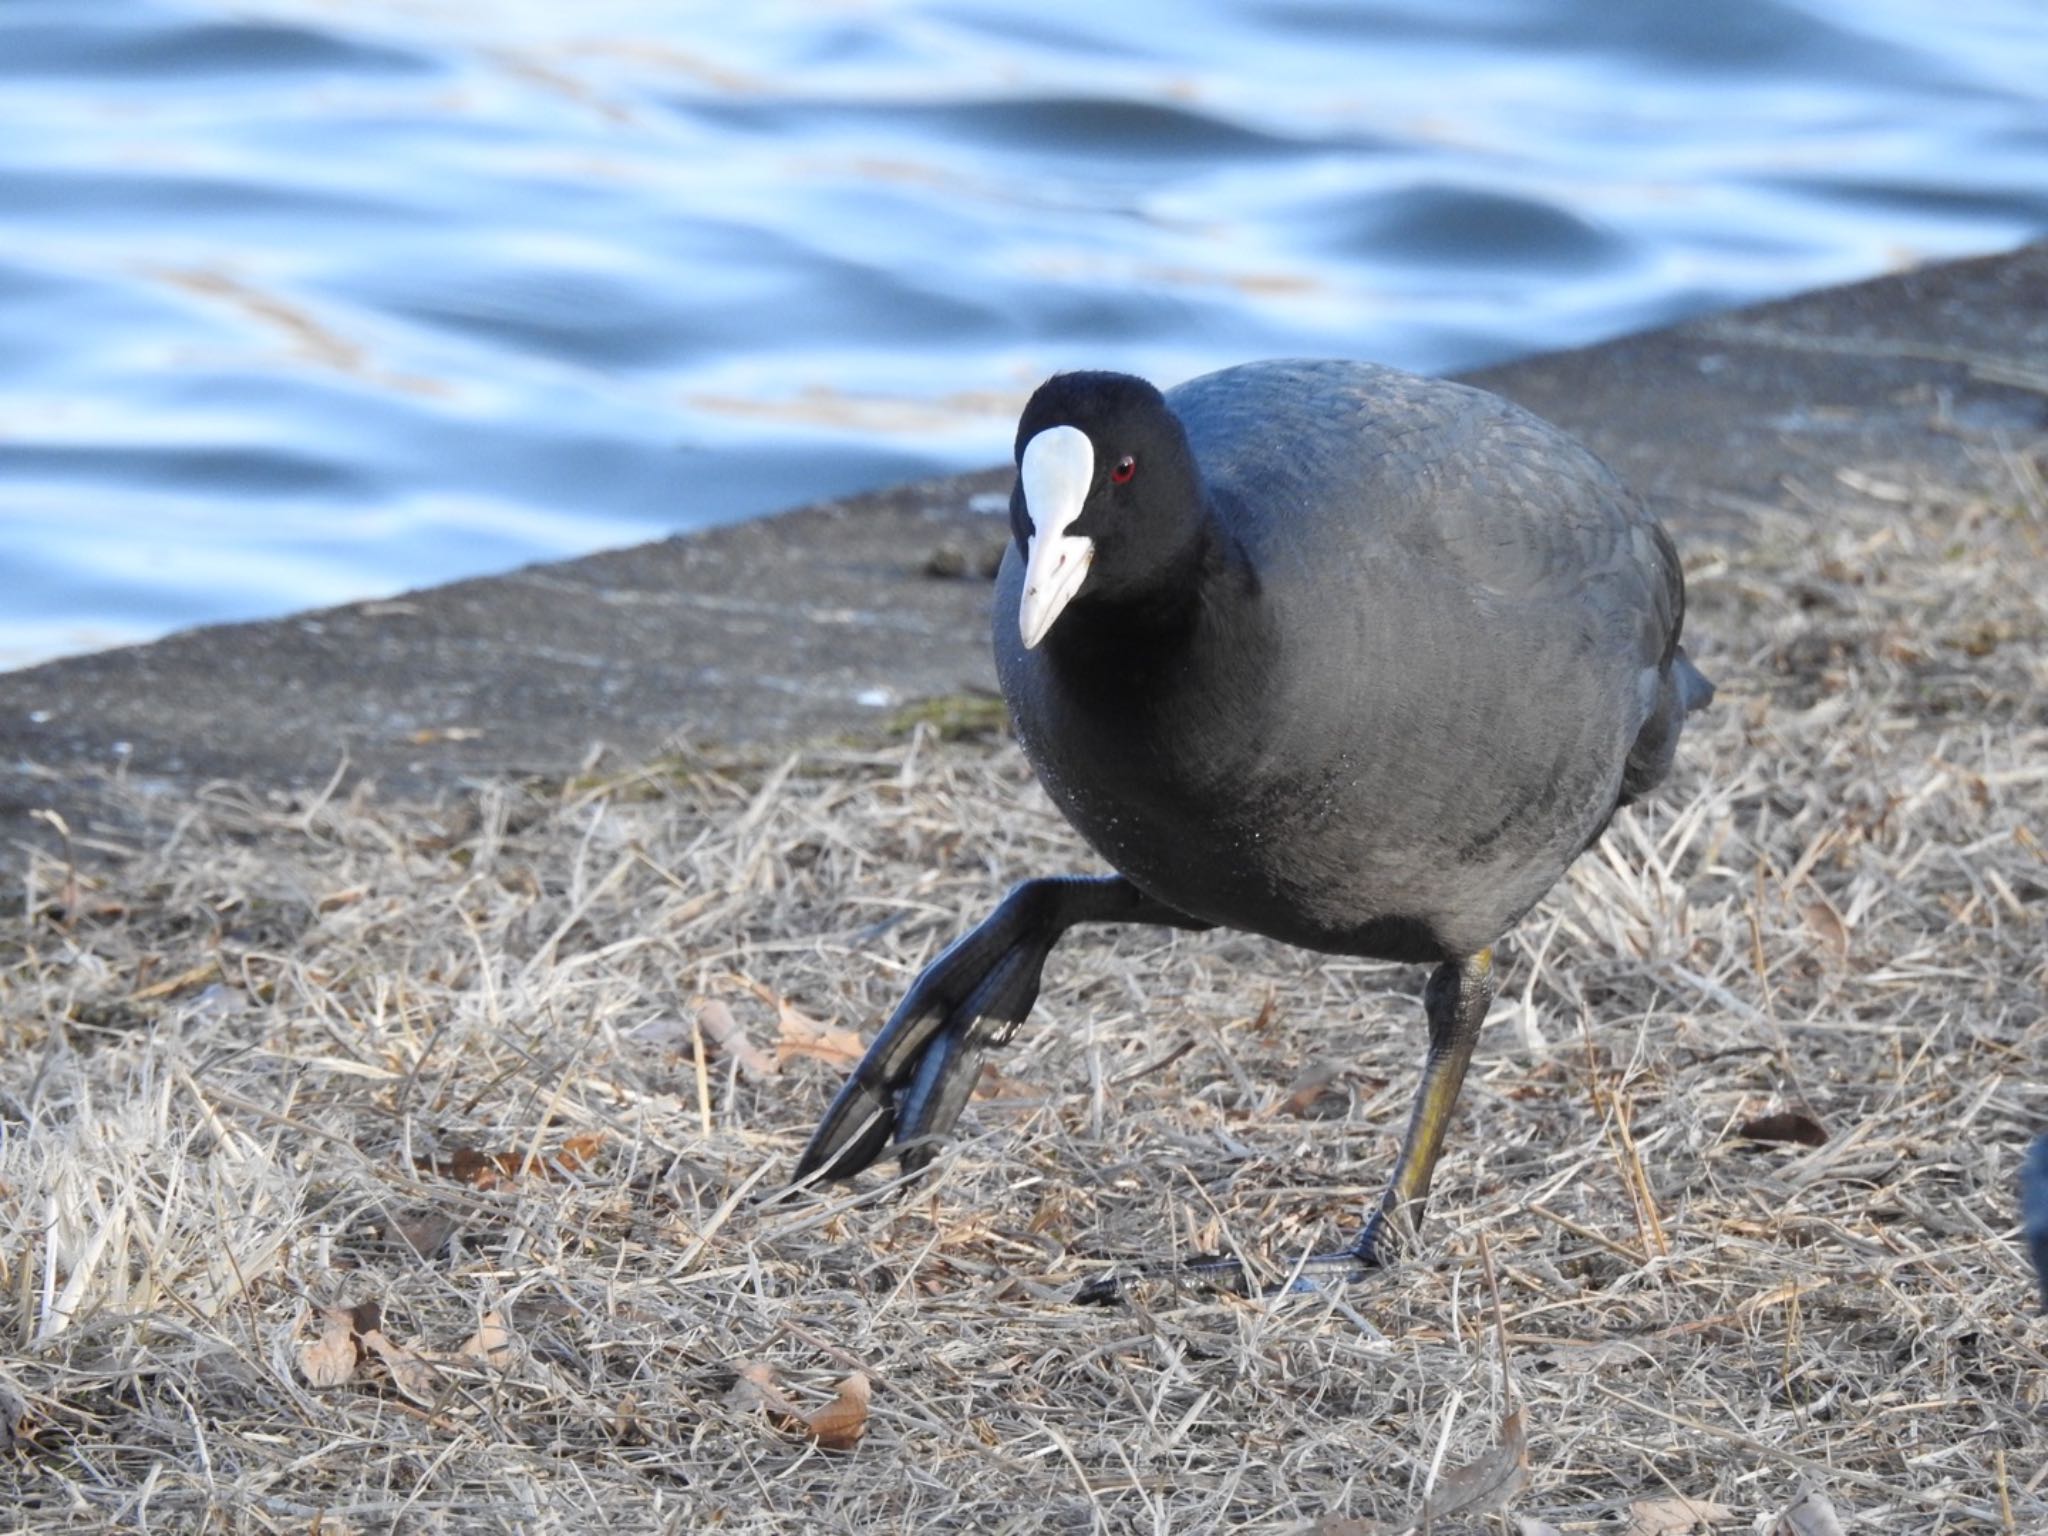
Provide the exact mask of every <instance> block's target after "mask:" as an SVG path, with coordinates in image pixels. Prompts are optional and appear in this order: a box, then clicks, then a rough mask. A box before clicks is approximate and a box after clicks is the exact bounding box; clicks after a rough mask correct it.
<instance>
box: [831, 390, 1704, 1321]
mask: <svg viewBox="0 0 2048 1536" xmlns="http://www.w3.org/2000/svg"><path fill="white" fill-rule="evenodd" d="M1016 460H1017V483H1016V489H1015V490H1014V492H1013V493H1012V495H1011V498H1010V523H1011V528H1012V531H1013V533H1014V535H1015V537H1014V539H1013V541H1012V544H1011V547H1010V548H1009V550H1008V551H1007V553H1006V555H1005V558H1004V561H1003V565H1002V570H1001V573H1000V575H999V577H998V580H997V588H996V607H995V652H996V663H997V670H998V673H999V675H1000V677H1001V681H1002V688H1003V695H1004V697H1005V698H1006V699H1007V700H1008V702H1009V706H1010V710H1011V713H1012V715H1013V717H1014V719H1015V721H1016V727H1017V732H1018V735H1019V737H1020V738H1021V740H1022V742H1023V745H1024V750H1025V753H1026V755H1027V756H1028V757H1029V758H1030V761H1031V764H1032V766H1033V768H1034V769H1035V770H1036V771H1037V774H1038V777H1039V779H1040V781H1041V782H1042V783H1043V784H1044V785H1045V787H1046V789H1047V791H1048V792H1049V793H1050V794H1051V796H1052V798H1053V800H1054V802H1055V803H1057V804H1058V806H1059V807H1060V809H1061V810H1062V811H1063V812H1064V813H1065V814H1066V816H1067V819H1068V820H1069V821H1071V822H1072V823H1073V825H1074V827H1075V829H1076V830H1078V831H1079V832H1080V834H1081V835H1082V836H1083V837H1084V838H1086V839H1087V840H1088V842H1089V844H1090V845H1091V846H1092V847H1093V848H1094V849H1095V851H1096V852H1097V853H1099V854H1100V855H1101V856H1102V857H1103V858H1104V859H1105V860H1106V861H1107V862H1108V863H1109V864H1110V865H1111V866H1112V867H1113V868H1114V869H1115V871H1116V873H1115V874H1112V875H1106V876H1099V877H1094V878H1081V877H1068V878H1055V879H1040V880H1027V881H1025V882H1024V883H1023V884H1021V885H1019V886H1017V887H1016V888H1015V889H1014V890H1012V891H1011V892H1010V893H1009V895H1008V896H1007V898H1006V899H1005V900H1004V901H1003V902H1002V904H1001V905H1000V906H999V907H997V908H996V910H995V912H994V914H993V915H992V916H990V917H989V918H988V920H987V921H985V922H983V923H982V924H981V925H980V926H979V927H977V928H975V929H974V930H973V931H972V932H970V933H968V934H967V935H966V936H965V937H963V938H961V939H960V940H959V941H957V942H956V943H955V944H954V945H953V946H952V947H951V948H950V949H948V950H946V951H945V952H944V953H943V954H942V955H940V956H939V957H938V959H936V960H934V961H933V962H932V963H931V965H930V966H928V967H927V968H926V969H925V971H924V972H923V974H921V975H920V976H919V977H918V978H917V980H916V982H915V983H914V984H913V985H912V986H911V988H910V991H909V994H908V995H907V996H906V997H905V998H904V999H903V1002H902V1003H901V1005H900V1006H899V1007H898V1008H897V1009H896V1011H895V1013H894V1015H893V1016H891V1018H890V1019H889V1021H888V1023H887V1024H886V1025H885V1026H884V1027H883V1029H882V1031H881V1033H880V1035H879V1036H877V1038H876V1040H875V1043H874V1045H873V1046H872V1048H870V1050H869V1051H868V1053H867V1055H866V1057H865V1058H864V1059H863V1060H862V1061H861V1063H860V1064H859V1066H858V1067H856V1068H855V1070H854V1072H853V1075H852V1076H851V1077H850V1078H849V1079H848V1081H847V1082H846V1084H845V1086H844V1087H843V1088H842V1089H841V1091H840V1093H839V1096H838V1098H837V1099H836V1100H835V1101H834V1102H833V1105H832V1107H831V1109H830V1110H829V1111H828V1112H827V1114H826V1116H825V1118H824V1120H823V1122H822V1123H821V1124H820V1125H819V1127H818V1129H817V1131H816V1132H815V1133H814V1134H813V1136H812V1138H811V1141H810V1144H809V1145H808V1146H807V1147H806V1148H805V1150H804V1153H803V1155H802V1157H801V1158H800V1160H799V1162H798V1164H797V1170H796V1172H797V1177H798V1178H799V1179H802V1178H804V1177H807V1176H809V1175H812V1174H819V1173H822V1174H823V1175H825V1176H827V1177H833V1178H843V1177H847V1176H849V1175H851V1174H854V1173H856V1172H858V1171H859V1170H861V1169H863V1168H865V1167H866V1166H868V1165H869V1164H870V1163H872V1162H873V1161H874V1160H875V1159H876V1158H877V1157H878V1156H879V1155H880V1154H881V1152H882V1150H883V1148H884V1147H885V1146H886V1145H887V1143H888V1142H889V1140H890V1139H891V1137H892V1135H893V1137H894V1139H895V1141H896V1143H897V1146H898V1150H899V1154H900V1156H901V1158H902V1160H903V1162H904V1164H905V1165H906V1167H910V1168H916V1167H919V1166H921V1165H922V1164H923V1163H924V1162H925V1161H927V1160H928V1159H929V1158H930V1157H931V1156H932V1155H933V1150H934V1145H935V1143H936V1142H937V1140H938V1139H939V1138H940V1137H941V1136H943V1134H944V1133H946V1132H947V1131H949V1130H950V1129H951V1128H952V1126H953V1125H954V1123H955V1121H956V1120H957V1119H958V1118H959V1115H960V1113H961V1110H962V1108H963V1107H964V1106H965V1104H966V1102H967V1099H968V1095H969V1094H970V1092H971V1091H972V1090H973V1087H974V1083H975V1079H976V1077H977V1075H978V1074H979V1072H980V1069H981V1065H982V1060H983V1058H984V1056H985V1055H986V1053H987V1052H988V1050H989V1049H990V1048H992V1047H994V1046H999V1045H1002V1044H1004V1043H1006V1042H1007V1041H1008V1040H1009V1039H1010V1037H1011V1036H1012V1035H1013V1034H1014V1033H1015V1031H1016V1029H1017V1026H1018V1025H1019V1024H1020V1023H1021V1022H1022V1021H1023V1019H1024V1017H1025V1015H1026V1014H1027V1013H1028V1012H1029V1011H1030V1009H1031V1005H1032V1003H1033V1001H1034V1000H1035V998H1036V997H1037V994H1038V986H1039V976H1040V971H1041V968H1042V967H1043V965H1044V963H1045V959H1046V956H1047V955H1048V953H1049V952H1050V951H1051V949H1052V947H1053V945H1054V944H1055V943H1057V942H1058V940H1059V938H1060V936H1061V935H1062V934H1063V933H1064V932H1065V931H1066V930H1067V929H1068V928H1071V927H1072V926H1074V925H1075V924H1076V923H1083V922H1126V923H1160V924H1167V925H1170V926H1174V927H1180V928H1207V927H1212V926H1220V927H1228V928H1239V929H1245V930H1248V931H1250V932H1253V933H1260V934H1265V935H1268V936H1270V937H1272V938H1275V939H1280V940H1283V941H1285V942H1287V943H1290V944H1297V945H1301V946H1303V947H1305V948H1308V949H1312V950H1319V951H1322V952H1325V953H1329V954H1340V955H1361V956H1367V957H1370V958H1373V959H1380V960H1397V961H1414V962H1422V963H1427V964H1431V965H1433V966H1435V970H1434V972H1433V973H1432V974H1431V976H1430V978H1429V983H1428V986H1427V988H1426V989H1425V992H1424V1005H1425V1012H1426V1014H1427V1018H1428V1024H1429V1045H1428V1054H1427V1056H1426V1057H1425V1060H1424V1063H1423V1069H1422V1083H1421V1087H1420V1089H1419V1091H1418V1093H1417V1095H1416V1098H1415V1104H1414V1109H1413V1112H1412V1115H1411V1118H1410V1123H1409V1127H1408V1133H1407V1137H1406V1140H1405V1141H1404V1143H1403V1145H1402V1147H1401V1152H1400V1156H1399V1158H1398V1160H1397V1162H1396V1163H1395V1168H1394V1174H1393V1178H1392V1181H1391V1182H1390V1184H1389V1185H1388V1187H1387V1191H1386V1194H1385V1196H1384V1197H1383V1198H1382V1199H1381V1200H1380V1202H1379V1204H1378V1206H1377V1207H1376V1208H1375V1210H1374V1212H1373V1215H1372V1217H1371V1219H1370V1220H1369V1221H1368V1223H1367V1224H1366V1227H1365V1230H1364V1233H1363V1235H1362V1236H1361V1237H1360V1238H1359V1239H1358V1241H1357V1242H1356V1243H1354V1244H1353V1245H1352V1246H1351V1247H1350V1248H1348V1249H1345V1250H1344V1251H1343V1252H1341V1253H1335V1254H1328V1255H1321V1256H1317V1257H1313V1258H1310V1259H1308V1260H1306V1261H1304V1262H1303V1264H1302V1267H1301V1270H1300V1275H1301V1280H1302V1282H1305V1283H1310V1284H1313V1283H1315V1282H1317V1281H1332V1280H1344V1279H1349V1278H1352V1277H1355V1276H1357V1275H1359V1274H1362V1273H1364V1272H1366V1271H1367V1270H1370V1269H1372V1268H1374V1267H1375V1266H1376V1265H1377V1264H1378V1263H1379V1262H1380V1261H1381V1259H1382V1252H1381V1243H1382V1236H1383V1233H1384V1231H1385V1230H1386V1228H1387V1227H1388V1225H1389V1223H1398V1224H1400V1225H1402V1226H1404V1227H1406V1228H1408V1229H1409V1230H1412V1228H1413V1224H1414V1223H1416V1222H1419V1220H1420V1218H1421V1214H1422V1207H1423V1201H1424V1199H1425V1197H1426V1196H1427V1194H1428V1191H1429V1183H1430V1175H1431V1173H1432V1171H1433V1170H1434V1168H1435V1166H1436V1161H1437V1156H1438V1153H1439V1152H1440V1150H1441V1149H1442V1146H1443V1140H1444V1132H1445V1130H1446V1128H1447V1126H1448V1124H1449V1120H1450V1115H1451V1110H1452V1107H1453V1105H1454V1104H1455V1103H1456V1101H1457V1096H1458V1089H1459V1086H1460V1084H1461V1083H1462V1082H1463V1080H1464V1076H1465V1069H1466V1064H1467V1063H1468V1062H1469V1061H1470V1059H1471V1055H1472V1048H1473V1044H1474V1042H1475V1041H1476V1039H1477V1038H1478V1034H1479V1028H1480V1025H1481V1023H1482V1021H1483V1020H1484V1019H1485V1017H1486V1013H1487V1009H1488V1007H1489V1005H1490V1004H1491V1002H1492V1000H1493V996H1494V981H1493V959H1492V950H1493V945H1494V943H1495V941H1496V940H1498V939H1499V938H1500V937H1501V935H1502V934H1504V933H1506V932H1507V931H1508V930H1509V929H1510V928H1511V927H1512V926H1513V925H1514V924H1515V922H1516V921H1517V920H1518V919H1519V918H1520V917H1521V916H1522V915H1523V914H1524V913H1526V912H1527V911H1528V910H1529V909H1530V907H1532V906H1533V905H1535V903H1536V902H1537V900H1538V899H1539V898H1540V897H1541V896H1542V895H1543V893H1544V892H1545V891H1547V890H1548V889H1549V888H1550V887H1551V885H1552V884H1553V883H1555V882H1556V880H1557V878H1558V876H1560V875H1561V874H1563V873H1564V870H1565V868H1566V866H1567V865H1569V864H1570V863H1571V862H1572V860H1573V859H1574V858H1576V857H1577V856H1578V855H1579V854H1580V853H1581V852H1583V851H1584V850H1585V848H1586V847H1587V846H1588V845H1589V844H1590V843H1592V842H1593V841H1594V840H1595V839H1596V838H1598V837H1599V836H1600V834H1601V832H1602V830H1603V829H1604V828H1605V827H1606V825H1607V823H1608V820H1609V818H1610V817H1612V816H1613V815H1614V813H1615V811H1616V809H1617V808H1619V807H1621V806H1624V805H1627V804H1628V803H1629V802H1630V801H1631V800H1634V799H1635V798H1637V797H1638V796H1640V795H1642V794H1644V793H1645V792H1646V791H1648V790H1649V789H1651V788H1652V787H1653V786H1654V785H1655V784H1656V783H1657V782H1658V781H1659V780H1660V779H1662V778H1663V777H1664V775H1665V773H1666V771H1667V770H1668V769H1669V767H1670V765H1671V761H1672V755H1673V753H1674V751H1675V750H1676V748H1677V745H1678V738H1679V733H1680V730H1681V728H1682V726H1683V724H1684V721H1685V717H1686V715H1687V714H1688V713H1689V712H1690V711H1692V710H1694V709H1697V708H1699V707H1700V706H1702V705H1703V704H1705V703H1706V702H1707V701H1708V700H1709V699H1710V698H1711V697H1712V695H1713V689H1712V687H1711V685H1710V684H1709V683H1708V682H1707V680H1706V678H1705V677H1703V676H1702V675H1701V674H1700V673H1699V672H1698V671H1697V670H1696V669H1695V668H1694V667H1693V665H1692V663H1691V662H1690V661H1688V660H1687V658H1686V654H1685V651H1684V650H1683V648H1682V647H1681V646H1680V644H1679V631H1680V627H1681V624H1682V621H1683V619H1684V612H1685V585H1684V578H1683V576H1682V574H1681V571H1680V568H1679V562H1678V556H1677V554H1676V552H1675V551H1674V550H1673V548H1672V544H1671V540H1670V539H1669V537H1667V535H1666V534H1665V532H1664V530H1663V528H1662V527H1660V526H1659V524H1658V523H1657V521H1656V520H1655V519H1654V518H1653V517H1651V516H1650V514H1649V513H1648V512H1647V511H1645V510H1644V508H1643V507H1642V505H1641V504H1640V503H1639V502H1638V501H1637V500H1636V499H1635V497H1634V496H1632V495H1631V494H1630V493H1629V492H1628V490H1627V489H1626V488H1625V487H1624V486H1623V485H1622V484H1621V483H1620V481H1618V480H1617V479H1616V478H1615V476H1614V475H1613V474H1612V473H1611V472H1610V471H1609V470H1608V469H1607V468H1606V466H1605V465H1603V464H1601V463H1600V461H1599V460H1598V459H1596V458H1595V457H1594V456H1593V455H1592V454H1591V453H1590V452H1589V451H1588V450H1587V449H1586V448H1584V447H1583V446H1581V445H1580V444H1579V443H1577V442H1576V441H1574V440H1573V439H1572V438H1570V437H1568V436H1566V435H1565V434H1564V433H1563V432H1561V431H1559V430H1558V429H1557V428H1555V427H1553V426H1551V425H1549V424H1548V423H1546V422H1544V421H1542V420H1540V419H1538V418H1537V417H1535V416H1532V415H1531V414H1529V413H1528V412H1527V411H1524V410H1522V409H1520V408H1519V407H1517V406H1514V405H1511V404H1509V403H1508V402H1507V401H1505V400H1502V399H1500V398H1498V397H1497V396H1494V395H1490V394H1486V393H1484V392H1482V391H1480V390H1476V389H1470V388H1466V387H1464V386H1462V385H1458V384H1451V383H1445V382H1442V381H1439V380H1434V379H1424V378H1417V377H1414V376H1412V375H1408V374H1404V373H1399V372H1396V371H1394V370H1392V369H1388V368H1381V367H1376V366H1372V365H1369V364H1365V363H1354V362H1264V363H1252V364H1247V365H1244V366H1241V367H1235V368H1226V369H1224V370H1222V371H1221V372H1218V373H1211V374H1207V375H1205V376H1203V377H1201V378H1198V379H1194V380H1192V381H1190V382H1189V383H1186V384H1182V385H1180V386H1178V387H1177V388H1175V389H1172V390H1169V391H1167V392H1165V393H1163V394H1162V393H1161V392H1160V391H1159V390H1157V389H1155V388H1154V387H1153V386H1152V385H1150V384H1148V383H1146V382H1145V381H1144V380H1142V379H1137V378H1132V377H1130V376H1128V375H1123V374H1114V373H1068V374H1060V375H1057V376H1055V377H1054V378H1052V379H1049V380H1048V381H1047V382H1046V383H1045V384H1043V385H1042V386H1040V388H1039V389H1038V391H1037V392H1036V393H1035V394H1034V395H1033V396H1032V397H1031V401H1030V403H1029V404H1028V405H1027V406H1026V407H1025V410H1024V415H1023V418H1022V420H1021V421H1020V422H1019V424H1018V428H1017V439H1016ZM1180 1273H1183V1274H1186V1275H1190V1276H1192V1277H1193V1278H1196V1279H1198V1280H1202V1281H1204V1282H1207V1283H1209V1284H1213V1285H1216V1286H1219V1287H1236V1286H1239V1285H1242V1284H1243V1277H1242V1273H1241V1270H1240V1268H1239V1266H1238V1265H1237V1263H1236V1261H1234V1260H1227V1259H1218V1260H1202V1261H1197V1262H1196V1263H1194V1264H1192V1265H1188V1266H1182V1268H1181V1270H1180ZM1126 1278H1127V1277H1124V1276H1110V1277H1108V1278H1106V1279H1103V1280H1099V1281H1096V1282H1094V1283H1092V1284H1091V1285H1090V1286H1089V1287H1087V1288H1086V1290H1084V1292H1083V1293H1082V1299H1085V1300H1107V1299H1110V1298H1112V1297H1114V1296H1116V1295H1118V1294H1119V1293H1120V1290H1121V1287H1122V1285H1123V1284H1124V1281H1125V1279H1126Z"/></svg>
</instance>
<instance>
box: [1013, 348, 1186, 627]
mask: <svg viewBox="0 0 2048 1536" xmlns="http://www.w3.org/2000/svg"><path fill="white" fill-rule="evenodd" d="M1015 451H1016V458H1017V486H1016V489H1015V490H1014V491H1013V492H1012V493H1011V496H1010V527H1011V531H1012V532H1013V534H1014V535H1015V537H1016V540H1017V548H1018V550H1019V552H1020V553H1021V554H1023V556H1024V557H1025V581H1024V599H1023V603H1022V605H1021V608H1020V611H1019V615H1018V627H1019V629H1020V631H1021V633H1022V635H1023V637H1024V643H1025V645H1026V646H1027V647H1029V646H1033V645H1036V644H1037V643H1038V642H1039V641H1040V640H1042V639H1043V638H1044V637H1045V634H1046V633H1047V631H1048V630H1050V629H1051V627H1052V624H1053V621H1054V620H1056V619H1057V618H1058V617H1059V616H1060V614H1061V613H1062V612H1063V611H1065V610H1066V609H1067V608H1068V607H1069V605H1070V604H1075V603H1079V604H1082V605H1083V606H1084V607H1095V606H1097V605H1105V604H1107V605H1115V604H1133V605H1145V606H1150V607H1157V606H1159V605H1160V604H1161V602H1162V601H1165V602H1167V603H1168V604H1169V605H1170V604H1171V602H1172V600H1173V599H1174V598H1175V596H1176V586H1175V584H1176V583H1179V584H1181V586H1180V588H1179V590H1178V595H1179V597H1180V599H1181V600H1182V601H1185V600H1187V599H1190V598H1192V595H1193V593H1192V587H1191V585H1189V584H1190V583H1191V582H1192V579H1193V572H1194V570H1195V568H1196V567H1197V565H1198V564H1199V561H1200V555H1201V548H1202V541H1203V537H1204V529H1205V526H1206V524H1205V519H1204V516H1203V503H1202V480H1201V474H1200V472H1199V471H1198V470H1197V468H1196V466H1195V460H1194V454H1193V453H1192V452H1191V451H1190V449H1189V447H1188V440H1187V434H1186V433H1185V432H1184V431H1183V430H1182V429H1181V424H1180V419H1179V418H1178V417H1176V416H1175V415H1174V414H1173V411H1172V408H1171V407H1169V406H1168V405H1167V403H1166V398H1165V396H1163V395H1161V394H1160V393H1159V391H1158V390H1157V389H1155V388H1153V387H1152V385H1150V384H1148V383H1146V382H1145V381H1144V380H1143V379H1139V378H1133V377H1131V376H1130V375H1129V374H1124V373H1061V374H1055V375H1054V376H1053V377H1052V378H1050V379H1048V380H1046V381H1045V383H1043V384H1041V385H1040V386H1039V387H1038V390H1037V392H1036V393H1035V394H1033V395H1032V397H1031V400H1030V403H1028V404H1027V405H1026V406H1025V407H1024V414H1023V416H1022V417H1021V418H1019V420H1018V423H1017V441H1016V450H1015Z"/></svg>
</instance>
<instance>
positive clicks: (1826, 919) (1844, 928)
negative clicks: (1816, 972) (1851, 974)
mask: <svg viewBox="0 0 2048 1536" xmlns="http://www.w3.org/2000/svg"><path fill="white" fill-rule="evenodd" d="M1799 915H1800V916H1801V917H1803V918H1805V919H1806V926H1807V927H1809V928H1811V929H1812V930H1813V936H1814V937H1815V938H1816V939H1819V940H1820V941H1821V943H1822V944H1824V945H1826V946H1827V949H1828V952H1829V953H1830V954H1832V955H1833V956H1834V957H1835V958H1836V959H1837V960H1844V959H1847V958H1848V955H1849V925H1848V924H1847V923H1845V922H1843V921H1842V917H1841V914H1840V913H1838V912H1837V911H1836V910H1835V909H1834V908H1833V907H1832V906H1830V905H1829V904H1828V903H1827V902H1825V901H1809V902H1807V903H1806V904H1805V905H1803V906H1802V907H1800V909H1799Z"/></svg>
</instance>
